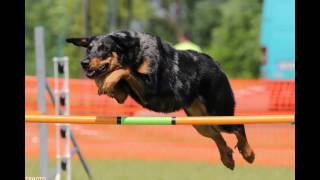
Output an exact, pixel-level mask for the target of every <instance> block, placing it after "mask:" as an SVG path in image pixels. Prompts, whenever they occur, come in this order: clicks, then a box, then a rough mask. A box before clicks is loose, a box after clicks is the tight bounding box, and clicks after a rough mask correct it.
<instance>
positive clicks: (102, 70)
mask: <svg viewBox="0 0 320 180" xmlns="http://www.w3.org/2000/svg"><path fill="white" fill-rule="evenodd" d="M118 69H121V67H120V66H116V67H114V68H112V69H108V65H103V66H100V67H99V68H98V69H95V70H93V69H87V70H86V76H87V77H88V78H90V79H94V78H97V77H99V76H103V75H105V74H108V73H110V72H113V71H116V70H118Z"/></svg>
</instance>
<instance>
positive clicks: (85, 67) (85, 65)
mask: <svg viewBox="0 0 320 180" xmlns="http://www.w3.org/2000/svg"><path fill="white" fill-rule="evenodd" d="M80 64H81V66H82V68H83V69H88V68H89V59H84V60H82V61H81V62H80Z"/></svg>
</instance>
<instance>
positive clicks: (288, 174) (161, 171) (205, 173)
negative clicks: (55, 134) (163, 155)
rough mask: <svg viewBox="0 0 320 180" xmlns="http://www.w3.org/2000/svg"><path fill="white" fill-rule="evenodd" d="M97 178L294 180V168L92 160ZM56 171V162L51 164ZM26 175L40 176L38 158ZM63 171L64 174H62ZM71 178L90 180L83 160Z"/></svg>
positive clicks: (27, 164) (29, 163) (74, 167)
mask: <svg viewBox="0 0 320 180" xmlns="http://www.w3.org/2000/svg"><path fill="white" fill-rule="evenodd" d="M88 163H89V166H90V169H91V171H92V174H93V176H94V179H95V180H229V179H230V180H264V179H266V180H293V179H294V175H295V171H294V169H288V168H278V167H275V168H273V167H257V166H250V165H248V166H246V167H239V166H238V167H237V166H236V168H235V170H234V171H231V170H229V169H227V168H225V167H224V166H222V165H214V164H209V163H192V162H169V161H138V160H90V161H88ZM49 167H50V170H51V171H50V172H53V170H54V167H55V162H54V161H51V162H50V164H49ZM25 176H39V161H36V160H26V162H25ZM62 179H65V178H64V175H63V178H62ZM72 179H74V180H87V179H88V178H87V175H86V174H85V172H84V169H83V167H82V165H81V163H80V161H77V160H75V161H73V162H72Z"/></svg>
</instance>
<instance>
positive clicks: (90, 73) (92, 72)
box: [87, 71, 95, 76]
mask: <svg viewBox="0 0 320 180" xmlns="http://www.w3.org/2000/svg"><path fill="white" fill-rule="evenodd" d="M94 73H95V71H91V72H88V73H87V75H88V76H92V75H93V74H94Z"/></svg>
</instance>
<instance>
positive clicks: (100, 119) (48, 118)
mask: <svg viewBox="0 0 320 180" xmlns="http://www.w3.org/2000/svg"><path fill="white" fill-rule="evenodd" d="M25 122H33V123H65V124H117V118H116V117H104V116H54V115H25Z"/></svg>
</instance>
